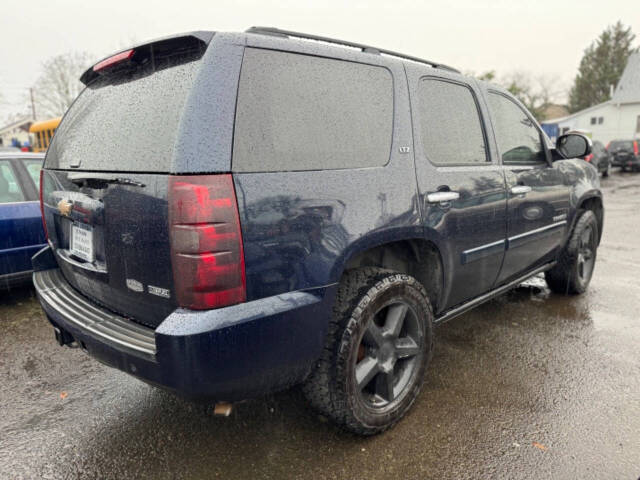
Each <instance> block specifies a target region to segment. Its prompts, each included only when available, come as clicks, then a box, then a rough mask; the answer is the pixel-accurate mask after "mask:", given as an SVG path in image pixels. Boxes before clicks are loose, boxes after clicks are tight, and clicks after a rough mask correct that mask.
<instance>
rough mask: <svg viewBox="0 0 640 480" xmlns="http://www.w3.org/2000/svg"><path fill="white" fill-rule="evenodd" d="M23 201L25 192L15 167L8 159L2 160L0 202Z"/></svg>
mask: <svg viewBox="0 0 640 480" xmlns="http://www.w3.org/2000/svg"><path fill="white" fill-rule="evenodd" d="M22 201H24V194H23V193H22V189H21V188H20V185H19V184H18V179H17V178H16V176H15V174H14V172H13V168H12V167H11V165H10V164H9V162H8V161H6V160H5V161H0V204H1V203H11V202H22Z"/></svg>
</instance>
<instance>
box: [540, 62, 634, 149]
mask: <svg viewBox="0 0 640 480" xmlns="http://www.w3.org/2000/svg"><path fill="white" fill-rule="evenodd" d="M543 124H544V125H554V124H555V125H557V126H558V133H559V134H560V135H562V134H563V133H566V132H568V131H570V130H583V131H587V132H590V133H591V138H592V139H593V140H600V141H601V142H602V143H604V144H605V145H607V144H608V143H609V142H610V141H611V140H616V139H621V140H629V139H632V138H640V53H634V54H633V55H631V56H630V57H629V61H628V62H627V66H626V67H625V69H624V72H623V73H622V77H620V81H619V82H618V86H617V87H616V89H615V91H614V92H613V96H612V97H611V100H608V101H606V102H604V103H600V104H598V105H594V106H592V107H589V108H585V109H584V110H581V111H579V112H576V113H573V114H571V115H568V116H566V117H562V118H555V119H551V120H545V121H544V122H543ZM545 130H546V129H545Z"/></svg>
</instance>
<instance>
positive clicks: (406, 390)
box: [303, 267, 433, 435]
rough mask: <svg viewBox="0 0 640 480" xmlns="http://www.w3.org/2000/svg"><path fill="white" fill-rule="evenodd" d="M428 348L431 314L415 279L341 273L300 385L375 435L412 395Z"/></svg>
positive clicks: (352, 425) (315, 402)
mask: <svg viewBox="0 0 640 480" xmlns="http://www.w3.org/2000/svg"><path fill="white" fill-rule="evenodd" d="M432 351H433V312H432V309H431V304H430V303H429V299H428V297H427V293H426V291H425V289H424V287H423V286H422V284H420V283H419V282H418V281H417V280H416V279H415V278H413V277H411V276H409V275H404V274H400V273H394V272H392V271H389V270H384V269H380V268H372V267H366V268H358V269H354V270H351V271H349V272H347V273H346V274H345V275H344V276H343V278H342V280H341V282H340V286H339V287H338V292H337V296H336V301H335V306H334V310H333V318H332V320H331V322H330V325H329V332H328V335H327V340H326V343H325V348H324V350H323V354H322V356H321V358H320V359H319V360H318V361H317V362H316V365H315V367H314V370H313V372H312V373H311V375H310V377H309V378H308V380H307V381H306V382H305V384H304V385H303V391H304V393H305V395H306V397H307V399H308V400H309V401H310V403H311V405H312V406H313V407H315V408H316V409H317V410H319V411H320V412H321V413H322V414H324V415H326V416H327V417H329V418H330V419H331V420H333V421H334V422H336V423H338V424H340V425H342V426H343V427H344V428H346V429H347V430H350V431H352V432H354V433H357V434H360V435H373V434H376V433H380V432H382V431H384V430H386V429H388V428H389V427H391V426H392V425H394V424H395V423H396V422H397V421H398V420H400V419H401V418H402V417H403V416H404V414H405V413H406V412H407V411H408V410H409V408H410V407H411V405H412V404H413V402H414V400H415V399H416V397H417V395H418V393H419V392H420V388H421V386H422V383H423V379H424V372H425V369H426V367H427V365H428V363H429V361H430V359H431V355H432Z"/></svg>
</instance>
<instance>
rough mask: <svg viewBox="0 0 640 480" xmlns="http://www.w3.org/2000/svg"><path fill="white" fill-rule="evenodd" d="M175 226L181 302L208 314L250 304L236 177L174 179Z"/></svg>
mask: <svg viewBox="0 0 640 480" xmlns="http://www.w3.org/2000/svg"><path fill="white" fill-rule="evenodd" d="M169 223H170V229H171V232H170V235H171V259H172V264H173V281H174V288H175V292H176V298H177V300H178V304H179V305H180V306H182V307H185V308H190V309H194V310H205V309H210V308H219V307H224V306H227V305H232V304H235V303H240V302H244V301H245V300H246V281H245V271H244V252H243V249H242V231H241V229H240V218H239V216H238V205H237V201H236V194H235V189H234V186H233V178H232V176H231V175H230V174H223V175H184V176H171V177H169Z"/></svg>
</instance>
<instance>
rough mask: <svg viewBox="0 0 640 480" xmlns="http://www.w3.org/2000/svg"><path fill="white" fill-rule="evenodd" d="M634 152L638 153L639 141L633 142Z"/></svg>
mask: <svg viewBox="0 0 640 480" xmlns="http://www.w3.org/2000/svg"><path fill="white" fill-rule="evenodd" d="M633 154H634V155H638V142H633Z"/></svg>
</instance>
